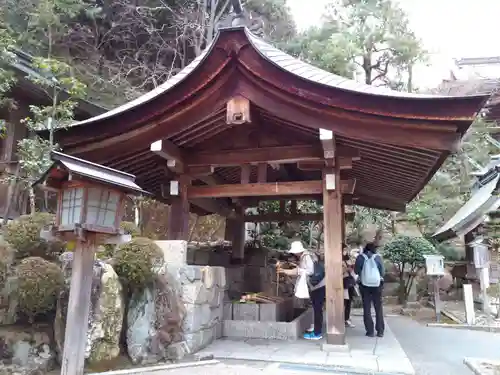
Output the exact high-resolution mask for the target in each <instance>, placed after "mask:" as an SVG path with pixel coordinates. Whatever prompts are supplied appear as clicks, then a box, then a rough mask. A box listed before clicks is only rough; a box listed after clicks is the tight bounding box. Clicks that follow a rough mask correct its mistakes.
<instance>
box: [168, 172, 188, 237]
mask: <svg viewBox="0 0 500 375" xmlns="http://www.w3.org/2000/svg"><path fill="white" fill-rule="evenodd" d="M190 184H191V179H190V177H189V176H186V175H183V176H180V178H179V196H178V197H172V199H171V202H170V212H169V214H168V225H167V230H168V234H167V236H168V239H169V240H184V241H187V240H188V236H189V201H188V195H187V191H188V186H189V185H190Z"/></svg>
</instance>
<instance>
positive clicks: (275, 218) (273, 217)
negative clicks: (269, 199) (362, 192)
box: [245, 212, 354, 223]
mask: <svg viewBox="0 0 500 375" xmlns="http://www.w3.org/2000/svg"><path fill="white" fill-rule="evenodd" d="M323 218H324V217H323V214H322V213H315V214H300V213H299V214H295V215H292V214H281V213H270V214H262V215H245V221H247V222H252V223H262V222H279V221H323ZM352 219H354V213H353V212H349V213H347V214H345V215H344V220H345V221H352Z"/></svg>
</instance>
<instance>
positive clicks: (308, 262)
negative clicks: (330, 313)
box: [279, 241, 326, 340]
mask: <svg viewBox="0 0 500 375" xmlns="http://www.w3.org/2000/svg"><path fill="white" fill-rule="evenodd" d="M288 253H290V254H293V255H295V256H296V257H297V258H299V265H298V267H297V268H294V269H290V270H286V269H279V272H281V273H283V274H286V275H289V276H300V275H305V276H306V277H307V284H308V287H309V297H310V299H311V303H312V306H313V312H314V328H313V329H311V330H310V332H307V333H305V334H304V338H305V339H307V340H321V339H322V338H323V335H322V331H323V306H324V304H325V298H326V288H325V274H324V272H325V269H324V266H323V265H322V263H321V262H320V261H319V259H318V256H317V255H316V254H314V253H312V252H310V251H308V250H306V249H305V248H304V246H303V245H302V242H301V241H293V242H292V243H291V245H290V250H289V251H288ZM296 282H297V283H298V282H299V278H297V281H296Z"/></svg>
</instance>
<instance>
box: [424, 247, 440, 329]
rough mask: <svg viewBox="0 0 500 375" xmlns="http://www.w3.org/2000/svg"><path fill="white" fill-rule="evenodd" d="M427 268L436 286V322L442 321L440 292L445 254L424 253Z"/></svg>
mask: <svg viewBox="0 0 500 375" xmlns="http://www.w3.org/2000/svg"><path fill="white" fill-rule="evenodd" d="M424 258H425V270H426V273H427V275H428V276H430V277H431V278H432V284H433V286H434V309H435V310H436V322H438V323H440V322H441V298H440V294H439V279H440V278H441V276H443V275H444V256H442V255H424Z"/></svg>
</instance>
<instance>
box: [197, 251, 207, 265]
mask: <svg viewBox="0 0 500 375" xmlns="http://www.w3.org/2000/svg"><path fill="white" fill-rule="evenodd" d="M194 263H195V264H196V265H199V266H208V265H209V263H210V251H208V250H198V251H196V253H195V256H194Z"/></svg>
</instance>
